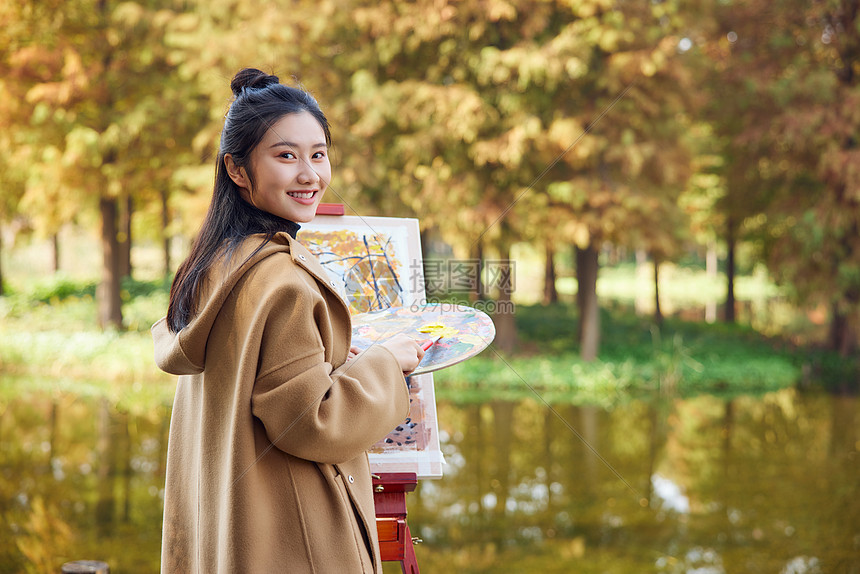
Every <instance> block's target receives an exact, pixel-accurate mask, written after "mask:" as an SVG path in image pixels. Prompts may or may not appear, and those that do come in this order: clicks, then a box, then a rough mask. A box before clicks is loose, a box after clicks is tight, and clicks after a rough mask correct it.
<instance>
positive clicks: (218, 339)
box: [152, 69, 423, 574]
mask: <svg viewBox="0 0 860 574" xmlns="http://www.w3.org/2000/svg"><path fill="white" fill-rule="evenodd" d="M231 88H232V90H233V93H234V95H235V99H234V101H233V103H232V104H231V106H230V110H229V112H228V113H227V116H226V120H225V122H224V130H223V132H222V134H221V147H220V151H219V154H218V159H217V162H216V166H215V189H214V194H213V198H212V203H211V205H210V207H209V211H208V213H207V215H206V218H205V220H204V222H203V225H202V228H201V230H200V233H199V235H198V237H197V239H196V241H195V243H194V246H193V247H192V249H191V253H190V255H189V257H188V259H186V260H185V262H184V263H183V264H182V265H181V266H180V268H179V270H178V272H177V274H176V278H175V280H174V282H173V286H172V288H171V291H170V304H169V307H168V311H167V316H166V317H165V318H164V319H162V320H160V321H159V322H158V323H156V324H155V325H154V326H153V328H152V332H153V338H154V340H155V355H156V362H157V363H158V366H159V367H160V368H161V369H163V370H165V371H167V372H168V373H172V374H175V375H179V381H178V385H177V388H176V398H175V401H174V406H173V414H172V418H171V423H170V440H169V444H168V454H167V479H166V486H165V497H164V530H163V540H162V571H163V572H182V573H197V572H199V573H207V574H208V573H213V572H230V573H233V572H319V573H329V572H381V563H380V558H379V548H378V542H377V537H376V522H375V515H374V508H373V494H372V491H371V477H370V471H369V467H368V463H367V455H366V450H367V448H369V447H370V446H371V445H372V444H373V443H374V442H376V441H377V440H379V439H380V438H382V437H383V436H385V435H386V434H387V433H388V432H389V431H390V430H391V429H392V428H394V427H395V426H397V425H398V424H399V423H400V422H401V421H403V420H404V418H405V417H406V416H407V413H408V409H409V396H408V390H407V386H406V381H405V378H404V373H408V372H411V371H412V370H413V369H414V368H415V367H416V366H417V365H418V363H419V362H420V360H421V357H422V355H423V351H422V350H421V348H420V346H419V345H418V344H417V343H416V342H415V341H414V340H412V339H410V338H408V337H405V336H404V337H397V338H394V339H392V340H389V341H386V342H384V343H382V344H380V345H375V346H372V347H370V348H369V349H367V350H366V351H364V352H362V353H360V354H356V350H355V349H350V335H351V326H350V318H349V311H348V308H347V305H346V303H345V302H344V301H343V300H342V298H341V297H340V296H339V295H338V293H337V292H336V291H335V290H334V288H333V286H332V285H330V284H329V280H328V278H327V277H326V273H325V271H324V270H323V269H322V267H321V266H320V264H319V262H318V261H317V260H316V259H315V258H314V256H313V255H311V254H310V253H309V252H308V251H307V250H306V249H305V248H304V247H302V245H301V244H300V243H298V242H297V241H296V232H297V230H298V228H299V225H298V224H299V223H303V222H308V221H310V220H311V219H313V217H314V214H315V212H316V207H317V205H318V204H319V202H320V200H321V199H322V195H323V193H324V192H325V190H326V187H327V186H328V183H329V180H330V178H331V165H330V164H329V158H328V148H329V145H330V140H331V138H330V134H329V129H328V123H327V121H326V119H325V116H324V115H323V113H322V112H321V111H320V109H319V107H318V105H317V103H316V102H315V101H314V99H313V98H312V97H311V96H310V95H309V94H307V93H305V92H304V91H302V90H299V89H295V88H291V87H287V86H284V85H282V84H280V83H279V82H278V78H277V77H275V76H269V75H266V74H265V73H263V72H260V71H259V70H254V69H245V70H242V71H240V72H239V73H238V74H236V76H235V77H234V78H233V81H232V83H231Z"/></svg>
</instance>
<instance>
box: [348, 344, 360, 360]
mask: <svg viewBox="0 0 860 574" xmlns="http://www.w3.org/2000/svg"><path fill="white" fill-rule="evenodd" d="M360 352H361V349H359V348H358V347H350V348H349V353H347V355H346V360H347V361H349V360H351V359H354V358H355V356H356V355H358V354H359V353H360Z"/></svg>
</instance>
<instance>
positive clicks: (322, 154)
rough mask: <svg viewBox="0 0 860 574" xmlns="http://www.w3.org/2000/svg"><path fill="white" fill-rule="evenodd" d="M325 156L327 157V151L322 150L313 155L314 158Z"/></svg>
mask: <svg viewBox="0 0 860 574" xmlns="http://www.w3.org/2000/svg"><path fill="white" fill-rule="evenodd" d="M324 157H325V152H322V151H318V152H317V153H315V154H314V155H313V158H314V159H322V158H324Z"/></svg>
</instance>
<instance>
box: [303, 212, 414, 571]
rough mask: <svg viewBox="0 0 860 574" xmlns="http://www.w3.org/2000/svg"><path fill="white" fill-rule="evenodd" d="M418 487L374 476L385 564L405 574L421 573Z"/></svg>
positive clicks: (407, 479)
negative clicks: (414, 527) (415, 527)
mask: <svg viewBox="0 0 860 574" xmlns="http://www.w3.org/2000/svg"><path fill="white" fill-rule="evenodd" d="M344 213H345V210H344V206H343V205H342V204H339V203H321V204H319V205H318V206H317V215H344ZM416 486H418V476H417V475H416V474H415V473H414V472H387V473H381V474H374V475H373V503H374V506H375V508H376V533H377V535H378V536H379V550H380V558H381V559H382V561H383V562H400V569H401V570H402V571H403V574H419V572H418V561H417V560H416V559H415V549H414V548H413V547H412V545H413V544H417V543H418V542H420V539H418V538H412V533H411V532H410V531H409V525H408V524H406V493H407V492H412V491H413V490H415V487H416Z"/></svg>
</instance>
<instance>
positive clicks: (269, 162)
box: [240, 112, 331, 223]
mask: <svg viewBox="0 0 860 574" xmlns="http://www.w3.org/2000/svg"><path fill="white" fill-rule="evenodd" d="M250 167H251V171H252V172H253V174H254V186H253V189H252V190H249V189H248V187H247V186H242V185H241V184H240V187H242V188H243V189H242V196H243V197H244V198H245V200H246V201H249V202H250V203H251V204H252V205H254V206H256V207H257V208H258V209H262V210H263V211H268V212H269V213H271V214H273V215H277V216H279V217H282V218H284V219H289V220H290V221H295V222H297V223H307V222H308V221H311V220H312V219H313V218H314V215H316V210H317V205H319V203H320V201H321V200H322V196H323V193H325V190H326V188H327V187H328V184H329V182H330V181H331V164H330V163H329V158H328V146H327V145H326V140H325V132H323V129H322V126H320V124H319V122H317V120H316V119H314V117H313V116H312V115H311V114H309V113H308V112H299V113H295V114H287V115H285V116H283V117H281V119H279V120H278V121H277V122H276V123H275V124H274V125H273V126H272V127H271V128H269V130H268V131H267V132H266V135H264V136H263V139H262V140H261V141H260V143H259V144H258V145H257V147H256V148H254V150H253V151H252V152H251V157H250Z"/></svg>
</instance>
